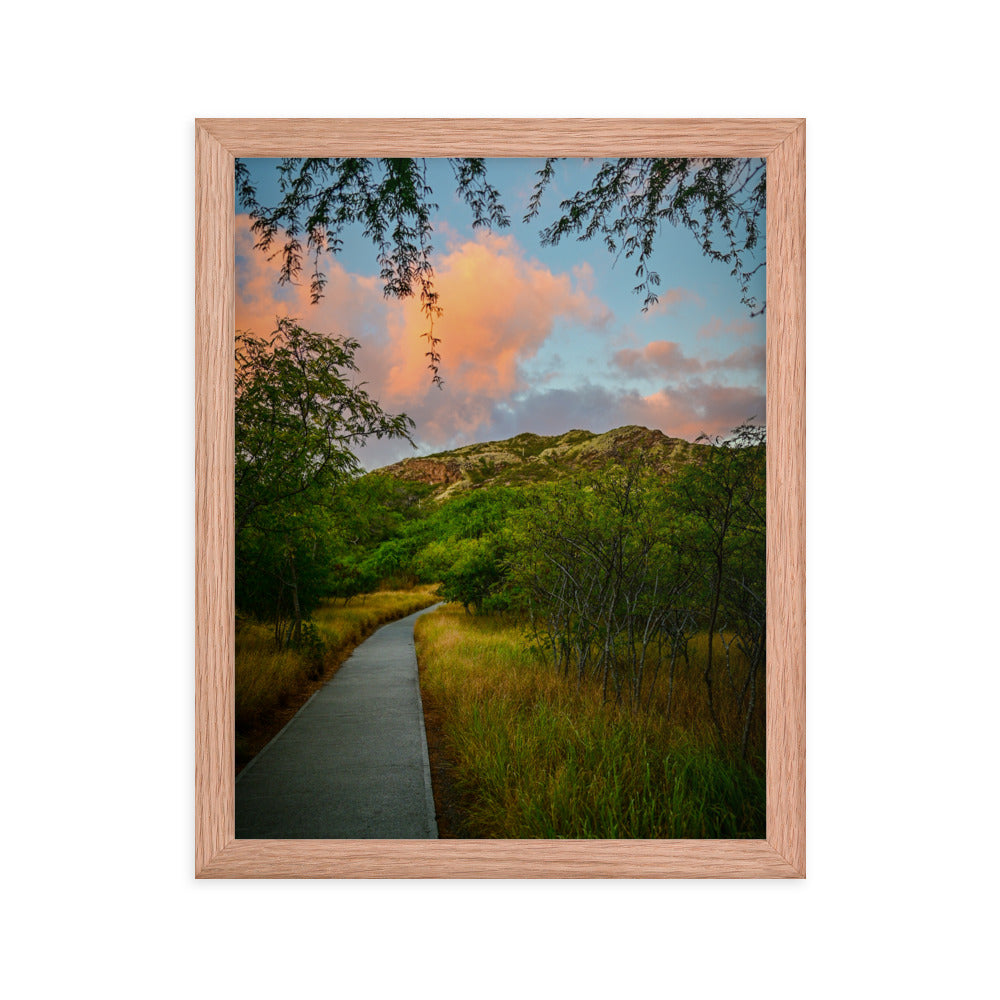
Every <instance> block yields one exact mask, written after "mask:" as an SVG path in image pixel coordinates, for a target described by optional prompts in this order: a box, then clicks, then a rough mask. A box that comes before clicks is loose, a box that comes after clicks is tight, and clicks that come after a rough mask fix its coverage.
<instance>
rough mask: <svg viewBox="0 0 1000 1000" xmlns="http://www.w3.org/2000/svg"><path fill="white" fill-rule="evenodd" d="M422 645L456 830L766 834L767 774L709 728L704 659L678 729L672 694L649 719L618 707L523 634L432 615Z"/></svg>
mask: <svg viewBox="0 0 1000 1000" xmlns="http://www.w3.org/2000/svg"><path fill="white" fill-rule="evenodd" d="M416 644H417V655H418V659H419V662H420V668H421V688H422V690H423V691H424V692H425V700H426V702H428V703H430V704H431V705H432V706H433V707H434V711H435V714H436V715H437V716H439V724H440V728H441V733H442V739H441V746H440V747H439V749H438V752H439V753H443V754H445V755H446V756H447V758H448V765H449V766H448V768H447V773H448V774H449V775H450V778H449V781H450V782H453V784H454V794H455V795H456V796H457V798H458V800H460V803H461V806H460V808H459V809H458V810H457V813H458V816H459V819H458V820H457V822H456V824H455V825H456V826H457V827H458V828H457V829H455V830H453V831H452V832H453V835H456V836H463V837H484V838H485V837H504V838H539V837H546V838H548V837H567V838H593V837H596V838H616V839H617V838H663V837H699V838H700V837H723V838H730V837H763V836H764V778H763V773H762V768H761V767H759V766H758V767H757V768H756V769H755V768H751V767H749V766H747V765H746V764H743V763H742V762H740V761H734V760H732V759H728V758H727V757H725V756H723V755H722V754H720V753H718V752H717V751H716V750H715V749H714V748H713V744H712V740H711V737H710V734H709V732H708V731H707V730H706V728H705V727H704V726H703V725H700V724H699V723H697V721H696V720H697V719H698V718H699V717H701V718H703V716H702V715H701V713H700V709H699V706H698V701H699V698H700V695H699V694H698V684H697V683H695V679H696V676H697V674H698V673H699V671H698V666H699V664H698V662H697V656H698V652H697V650H696V652H695V656H693V657H692V663H691V664H690V665H689V666H688V667H687V668H686V670H685V671H684V676H683V677H678V679H677V683H675V690H674V701H673V707H672V712H671V718H672V720H677V721H676V722H675V721H672V722H671V723H670V724H667V723H666V722H665V721H664V719H665V705H664V701H663V697H664V694H665V691H660V692H659V693H658V695H657V697H656V698H654V700H653V704H652V705H651V706H650V707H649V709H648V711H641V712H635V713H633V712H630V711H628V710H627V709H624V708H616V707H615V706H613V705H608V704H605V703H604V702H603V701H602V698H601V693H600V691H598V690H593V689H590V688H589V687H587V686H584V689H583V690H577V689H576V686H575V685H574V684H573V683H572V682H570V681H567V679H566V678H564V677H560V676H557V675H556V673H555V672H554V670H553V668H552V667H551V665H549V664H547V663H545V662H543V661H542V659H541V657H539V656H538V655H537V654H536V653H535V652H533V650H532V649H531V646H530V644H529V642H528V641H527V639H526V637H525V636H524V635H523V633H522V631H521V629H520V628H519V627H518V626H517V625H514V624H507V623H504V622H502V621H499V620H497V619H495V618H490V617H486V616H483V617H473V616H470V615H467V614H466V613H465V612H463V611H462V610H461V608H458V607H457V606H455V605H450V606H447V607H444V608H441V609H440V610H439V611H437V612H435V613H434V614H431V615H426V616H424V617H423V618H421V619H420V620H419V621H418V622H417V626H416ZM664 687H665V686H664Z"/></svg>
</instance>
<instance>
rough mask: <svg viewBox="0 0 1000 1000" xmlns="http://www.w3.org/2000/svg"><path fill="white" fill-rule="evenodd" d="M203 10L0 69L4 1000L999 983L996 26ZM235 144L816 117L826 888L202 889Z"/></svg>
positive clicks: (61, 43)
mask: <svg viewBox="0 0 1000 1000" xmlns="http://www.w3.org/2000/svg"><path fill="white" fill-rule="evenodd" d="M210 7H211V5H206V4H193V3H185V2H182V3H180V4H177V5H163V6H161V7H158V8H157V7H149V8H145V7H141V6H138V5H132V4H123V3H122V4H114V3H104V4H100V3H98V4H96V5H89V6H87V5H82V6H78V5H70V4H58V3H50V4H47V5H42V6H39V7H33V8H31V13H27V11H28V8H27V7H26V6H24V5H22V7H21V8H20V11H21V13H20V14H19V15H18V16H20V17H21V18H22V21H21V22H20V23H19V24H18V23H16V22H14V23H13V24H12V25H11V27H12V29H13V31H12V36H11V37H9V38H8V41H7V45H6V48H7V50H8V51H7V53H6V55H5V61H4V63H3V65H2V66H0V74H2V77H3V80H2V82H3V92H4V94H5V104H8V106H9V111H7V112H5V115H6V116H7V117H6V124H7V129H6V136H5V143H4V145H5V148H6V149H7V153H6V154H5V156H4V158H3V159H2V161H0V169H2V170H3V182H4V183H3V187H2V188H0V192H2V196H3V204H4V211H3V216H2V218H3V223H4V230H3V235H4V239H3V255H4V265H5V266H4V278H5V281H4V286H5V290H6V294H5V296H4V299H5V301H4V303H3V304H4V310H3V316H4V319H5V320H6V323H5V328H4V331H3V332H4V349H5V362H4V363H3V364H2V365H0V371H2V375H0V378H2V386H3V391H2V392H0V405H2V407H3V417H4V421H3V424H4V428H5V431H6V433H5V435H4V439H5V443H4V448H3V462H2V464H3V466H4V476H3V480H4V483H5V485H3V486H2V487H0V496H2V497H3V498H4V501H5V503H6V505H7V509H6V518H5V520H6V522H7V533H6V543H5V545H4V546H3V552H4V559H3V565H4V567H5V571H4V572H2V573H0V581H2V583H0V585H2V587H3V590H4V595H5V597H4V601H3V607H4V609H5V611H6V612H7V615H5V618H7V619H8V620H7V624H6V625H5V628H4V637H3V641H2V644H0V648H2V649H3V659H4V660H5V662H6V664H7V667H6V671H5V677H7V678H8V686H7V689H6V691H5V697H4V698H3V701H2V703H3V705H4V709H5V710H4V713H3V716H4V720H3V721H4V724H3V726H0V730H2V734H3V747H2V751H3V757H2V758H0V764H2V768H3V769H2V771H0V774H2V776H3V785H4V786H5V787H4V796H3V797H4V799H5V800H6V801H5V806H6V808H5V810H4V811H5V813H6V814H7V817H8V818H7V820H6V822H5V824H4V847H5V852H4V853H5V857H6V859H7V865H6V868H7V871H6V872H5V877H4V880H3V881H4V892H3V895H4V898H5V906H4V910H5V911H6V912H7V914H8V916H13V918H14V921H13V927H12V928H11V930H10V931H9V932H8V935H7V940H6V942H5V943H7V944H8V946H9V952H8V954H9V958H8V959H7V970H8V976H13V977H15V978H17V979H18V980H20V985H19V988H18V989H15V991H14V992H13V993H12V995H17V996H45V997H48V996H71V995H77V994H79V993H81V992H83V991H84V990H86V991H87V992H88V993H90V992H93V993H95V995H103V996H109V997H132V996H164V997H173V996H209V995H214V994H216V993H220V992H222V991H223V990H227V991H229V992H230V994H231V995H233V996H267V995H275V994H276V993H277V992H278V991H279V990H282V989H286V990H288V991H289V994H290V995H295V994H296V993H298V992H299V991H301V990H303V989H309V988H311V989H314V990H315V991H317V992H319V993H323V994H327V995H336V996H341V997H370V996H374V997H382V996H386V997H390V996H397V995H400V996H406V995H415V996H424V995H427V996H435V997H452V996H454V997H489V996H503V997H517V996H530V997H533V996H554V997H563V996H573V995H580V996H616V995H634V994H637V993H638V992H639V991H640V990H641V989H642V988H643V987H645V989H646V991H648V992H649V993H651V994H652V995H656V996H661V995H662V996H671V995H687V996H693V995H698V996H708V997H716V996H727V995H732V996H741V997H757V996H764V995H768V996H770V997H786V996H787V997H795V998H799V997H813V996H855V997H859V996H860V997H869V996H871V997H881V996H885V995H892V996H907V997H915V996H917V997H919V996H928V997H931V996H942V995H951V996H979V995H983V994H984V993H985V992H986V991H987V988H988V986H989V984H990V983H992V984H994V988H995V981H996V977H995V974H994V970H993V968H992V963H989V962H988V959H987V948H988V947H995V939H996V920H995V915H994V914H995V890H996V877H995V874H994V866H993V864H992V859H991V852H992V850H993V847H994V843H993V841H994V838H995V834H996V820H997V808H996V802H995V799H996V794H995V789H996V784H997V782H996V777H995V773H994V764H995V760H996V750H995V741H994V738H993V734H994V732H995V729H996V725H995V717H996V706H997V677H996V674H997V653H996V649H997V647H996V641H995V637H994V632H995V627H994V626H995V623H996V620H997V616H996V598H997V587H996V583H995V575H994V572H995V565H996V561H997V555H998V553H997V545H996V531H995V527H994V525H995V510H996V499H995V493H994V490H993V488H992V482H993V477H992V475H991V473H992V471H993V467H994V465H995V463H994V461H993V454H992V452H993V450H994V449H993V435H992V434H991V432H992V431H993V428H994V426H995V424H996V415H995V413H994V412H993V410H992V409H989V410H988V409H987V400H991V399H992V395H993V394H992V392H991V390H992V389H993V386H992V385H991V384H990V382H992V376H993V374H994V371H995V362H996V360H997V349H996V340H997V336H998V334H1000V330H998V324H997V308H996V296H995V289H996V279H995V265H996V262H997V251H996V242H995V240H996V231H997V222H998V219H997V209H996V197H997V196H996V188H997V183H996V177H995V171H994V170H993V168H992V165H991V164H990V163H989V162H987V155H988V154H989V153H990V152H992V151H993V149H994V140H993V136H992V129H993V128H994V127H995V107H994V103H995V102H994V101H993V100H992V99H991V98H990V96H989V95H990V93H991V92H995V77H994V74H993V73H992V72H988V71H987V58H988V57H990V56H991V55H992V53H991V52H990V51H989V50H988V45H989V43H988V41H987V39H988V38H989V37H991V36H992V32H991V31H989V30H988V27H987V24H986V23H985V19H984V18H983V16H982V15H980V14H979V13H978V11H979V10H980V9H981V8H980V5H978V4H975V3H970V2H968V0H959V2H958V3H954V4H951V5H950V6H949V7H948V8H947V11H946V12H943V11H941V10H940V9H939V8H929V9H932V10H933V11H934V18H935V19H932V18H931V17H929V16H928V17H923V16H914V14H913V13H912V11H913V9H914V8H913V7H912V6H904V5H895V4H893V5H890V4H881V5H878V4H871V3H866V4H861V3H856V2H852V0H849V2H847V3H844V4H840V5H835V6H831V5H812V6H807V5H802V4H800V3H763V4H757V5H748V4H732V3H726V2H724V3H722V4H721V5H715V6H714V7H713V9H712V11H711V12H709V11H708V8H698V7H697V5H686V6H685V7H684V9H683V10H682V11H675V10H670V9H668V8H667V6H666V5H663V4H658V3H648V2H647V3H642V4H632V5H628V6H627V7H622V6H620V5H619V6H610V5H608V6H605V7H603V8H599V9H595V10H594V11H593V12H591V13H587V12H586V8H585V7H583V6H581V7H579V8H575V7H573V6H571V5H562V4H560V5H553V7H555V8H556V9H554V10H552V11H551V12H548V11H545V10H543V5H541V4H537V3H527V2H525V0H514V2H512V3H507V4H503V5H501V6H499V7H497V8H495V9H491V10H490V11H489V12H488V13H486V14H478V15H474V14H471V13H469V11H470V10H471V9H472V8H471V7H470V6H469V5H466V4H459V3H451V4H445V3H440V2H439V3H434V5H433V13H427V8H426V7H424V8H420V7H418V6H417V5H415V4H408V5H404V4H399V3H393V4H388V5H386V4H381V5H379V6H378V7H377V8H376V7H371V8H368V13H363V12H362V5H360V4H355V5H351V9H350V10H345V9H344V8H343V5H339V4H337V5H335V4H319V5H307V6H306V7H302V8H298V9H296V10H295V11H294V14H293V17H294V20H295V24H294V27H289V26H288V25H287V20H288V18H289V15H288V14H287V10H288V9H287V8H283V7H281V6H280V5H277V4H263V3H259V2H256V0H253V2H245V3H240V4H219V5H216V7H217V9H210ZM574 9H576V10H578V13H575V14H573V15H570V13H569V12H570V11H571V10H574ZM699 10H702V11H704V13H699V12H698V11H699ZM422 11H423V13H422ZM897 11H898V13H897ZM570 16H573V17H574V18H575V19H576V21H575V23H570V22H569V21H567V20H566V19H567V18H569V17H570ZM8 17H10V14H9V13H8ZM727 22H728V23H735V24H736V25H737V27H735V28H727V27H726V24H727ZM464 33H467V35H466V37H465V38H463V34H464ZM268 46H270V47H271V50H270V51H268V49H267V47H268ZM418 80H419V81H422V82H416V81H418ZM223 115H227V116H228V115H231V116H253V117H262V116H272V115H273V116H296V117H302V116H311V115H322V116H337V117H347V116H372V117H374V116H381V115H394V116H407V115H409V116H424V115H443V116H484V115H510V116H515V115H528V116H540V115H561V116H651V117H657V116H689V115H720V116H762V115H775V116H798V115H805V116H807V118H808V128H809V133H808V185H809V202H808V212H809V216H808V229H809V247H808V253H809V382H808V392H809V428H808V430H809V454H808V462H809V720H808V724H809V873H810V874H809V878H808V880H807V881H805V882H800V883H782V884H770V883H766V882H764V883H741V884H732V883H724V882H723V883H708V884H702V883H678V884H671V883H649V884H647V883H626V884H607V883H581V884H564V883H556V884H552V883H530V884H528V883H501V884H483V883H456V884H449V883H443V884H401V883H388V884H387V883H380V884H374V883H373V884H368V883H347V884H341V883H323V882H316V883H302V884H297V883H260V884H258V883H232V884H230V883H195V881H194V880H193V878H192V866H193V860H192V859H193V848H192V831H193V806H192V787H193V776H192V775H193V754H192V741H193V736H192V733H193V723H192V701H193V699H192V691H193V683H192V675H193V659H192V632H193V596H192V581H193V559H192V551H193V534H194V524H193V513H192V507H193V332H192V331H193V287H192V285H193V207H194V206H193V190H194V189H193V124H192V123H193V119H194V118H195V117H196V116H223ZM8 616H9V617H8Z"/></svg>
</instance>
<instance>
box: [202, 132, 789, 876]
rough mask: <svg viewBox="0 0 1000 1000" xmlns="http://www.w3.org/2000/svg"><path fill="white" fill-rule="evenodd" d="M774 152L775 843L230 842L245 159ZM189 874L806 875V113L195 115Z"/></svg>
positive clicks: (770, 338)
mask: <svg viewBox="0 0 1000 1000" xmlns="http://www.w3.org/2000/svg"><path fill="white" fill-rule="evenodd" d="M470 155H471V156H487V157H522V156H523V157H527V156H538V157H541V156H574V157H576V156H595V157H600V156H734V157H737V156H749V157H766V158H767V313H766V323H767V334H766V336H767V363H766V379H767V413H766V423H767V662H766V673H767V720H766V726H767V813H766V815H767V827H766V829H767V835H766V837H765V839H763V840H419V841H418V840H236V839H235V836H234V831H235V767H234V760H235V731H234V696H233V692H234V631H235V617H234V611H235V607H234V563H233V558H234V556H233V553H234V522H233V479H234V441H233V434H234V417H233V391H234V385H233V343H234V337H235V322H236V320H235V293H236V288H235V188H234V159H235V157H254V156H262V157H263V156H267V157H278V156H400V157H402V156H426V157H438V156H470ZM195 202H196V207H195V337H196V349H195V380H196V381H195V407H196V414H195V434H196V443H195V463H196V465H195V469H196V496H195V504H196V562H195V875H196V877H198V878H803V877H805V871H806V865H805V825H806V784H805V777H806V766H805V722H806V720H805V715H806V692H805V648H806V646H805V120H804V119H801V118H780V119H779V118H761V119H541V118H539V119H533V118H532V119H228V118H216V119H198V120H196V122H195Z"/></svg>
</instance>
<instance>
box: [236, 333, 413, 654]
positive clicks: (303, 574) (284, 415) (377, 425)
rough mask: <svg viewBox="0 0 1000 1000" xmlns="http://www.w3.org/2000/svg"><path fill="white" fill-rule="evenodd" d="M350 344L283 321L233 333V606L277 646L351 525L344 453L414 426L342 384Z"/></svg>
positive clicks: (318, 587)
mask: <svg viewBox="0 0 1000 1000" xmlns="http://www.w3.org/2000/svg"><path fill="white" fill-rule="evenodd" d="M357 348H358V344H357V341H354V340H351V339H349V338H333V337H325V336H322V335H321V334H317V333H312V332H310V331H308V330H305V329H303V328H302V327H300V326H298V325H297V324H296V323H295V322H294V321H293V320H287V319H286V320H281V321H279V323H278V327H277V329H276V330H275V331H274V333H273V334H272V335H271V336H270V337H257V336H255V335H253V334H251V333H243V332H240V333H238V334H237V336H236V358H235V360H236V375H235V377H236V399H235V438H236V441H235V444H236V449H235V498H234V499H235V526H236V556H237V559H236V567H237V595H236V596H237V604H238V606H240V607H241V608H243V609H244V610H250V611H254V612H256V613H259V614H264V615H266V616H267V617H269V618H273V619H274V620H275V622H276V626H275V627H276V637H277V638H278V640H279V642H280V641H281V639H282V633H281V629H282V626H281V622H282V621H284V620H287V621H289V622H290V627H291V629H292V633H293V634H294V635H298V633H299V632H300V630H301V622H302V619H303V616H304V615H307V614H308V613H309V610H310V608H311V607H312V606H313V605H314V604H315V602H316V601H317V600H318V599H319V598H320V597H321V596H325V593H326V592H328V589H329V574H330V568H331V566H332V565H333V562H334V558H335V556H336V554H337V550H338V549H339V548H340V547H342V546H343V544H344V542H345V534H344V531H343V527H344V525H345V524H347V525H348V526H349V524H350V522H349V519H347V518H344V516H343V514H344V511H343V509H341V510H339V511H338V502H337V498H336V497H337V490H338V489H340V488H342V487H344V485H345V484H347V483H349V482H350V481H351V479H352V478H353V477H354V476H355V475H356V473H357V470H358V460H357V458H356V457H355V455H354V453H353V450H352V449H354V448H356V447H357V446H358V445H360V444H363V443H364V442H365V441H366V440H367V439H368V438H370V437H373V436H374V437H377V438H382V437H394V438H406V439H408V438H409V433H410V429H411V428H412V426H413V423H412V421H410V419H409V418H408V417H406V416H405V415H399V416H391V415H389V414H387V413H385V412H384V411H383V410H382V408H381V407H380V406H379V404H378V403H377V402H376V401H375V400H373V399H372V398H371V397H370V396H369V395H368V393H367V392H366V391H365V389H364V386H363V384H355V383H353V382H351V381H349V377H350V375H351V374H352V373H353V372H354V371H356V364H355V360H354V355H355V352H356V351H357ZM342 506H343V505H342V504H341V508H342ZM338 513H339V514H340V515H341V517H340V519H339V520H338Z"/></svg>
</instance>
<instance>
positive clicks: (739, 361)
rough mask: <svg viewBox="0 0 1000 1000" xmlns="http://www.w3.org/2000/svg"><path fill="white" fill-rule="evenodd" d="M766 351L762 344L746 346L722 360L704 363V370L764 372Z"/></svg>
mask: <svg viewBox="0 0 1000 1000" xmlns="http://www.w3.org/2000/svg"><path fill="white" fill-rule="evenodd" d="M766 361H767V349H766V348H765V346H764V345H763V344H748V345H747V346H746V347H741V348H740V349H739V350H738V351H733V353H732V354H729V355H727V356H726V357H724V358H717V359H713V360H711V361H706V362H705V368H706V370H717V369H723V368H725V369H729V370H730V371H759V372H763V371H764V366H765V364H766Z"/></svg>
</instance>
